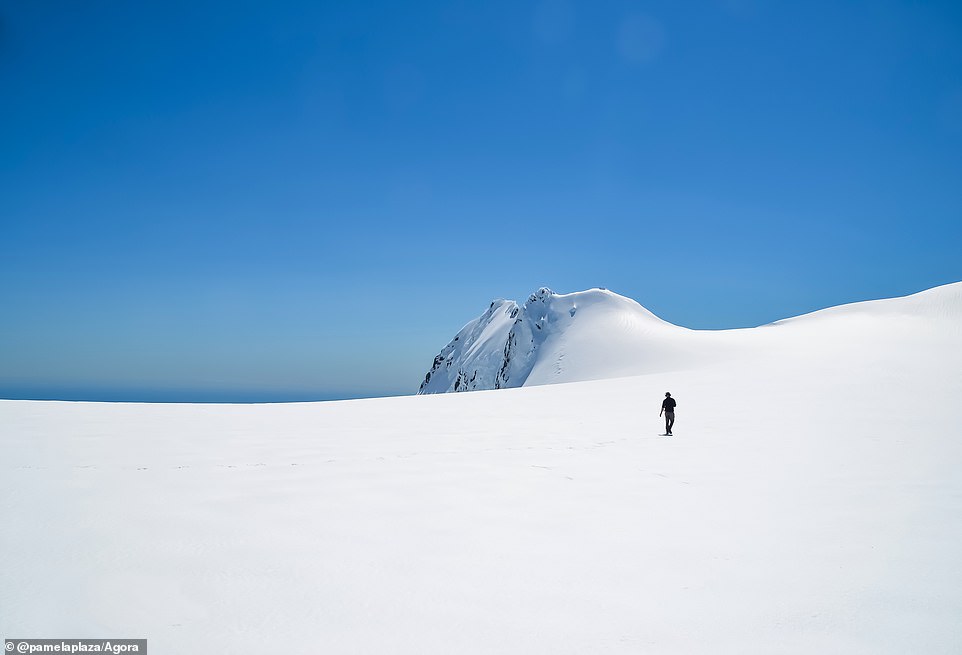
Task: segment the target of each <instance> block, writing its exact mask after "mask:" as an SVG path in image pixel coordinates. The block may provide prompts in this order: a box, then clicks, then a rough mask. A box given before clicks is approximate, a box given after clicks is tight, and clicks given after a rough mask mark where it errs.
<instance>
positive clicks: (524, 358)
mask: <svg viewBox="0 0 962 655" xmlns="http://www.w3.org/2000/svg"><path fill="white" fill-rule="evenodd" d="M679 331H686V330H685V329H684V328H679V327H677V326H674V325H671V324H669V323H666V322H665V321H662V320H661V319H660V318H658V317H657V316H655V315H654V314H652V313H651V312H649V311H648V310H647V309H645V308H644V307H642V306H641V305H639V304H638V303H636V302H635V301H634V300H631V299H630V298H625V297H624V296H619V295H618V294H616V293H613V292H611V291H608V290H606V289H589V290H588V291H580V292H577V293H569V294H557V293H554V292H553V291H551V289H549V288H547V287H542V288H540V289H538V290H537V291H535V292H534V293H532V294H531V295H530V296H528V300H527V302H525V303H524V305H523V306H519V305H518V304H517V303H516V302H514V301H512V300H502V299H499V300H494V301H492V302H491V304H490V305H489V306H488V309H487V310H486V311H485V312H484V313H483V314H482V315H481V316H479V317H478V318H476V319H474V320H473V321H471V322H469V323H468V324H467V325H465V326H464V327H463V328H461V331H460V332H458V333H457V335H455V337H454V339H452V340H451V342H450V343H448V345H446V346H445V347H444V348H443V349H442V350H441V352H440V353H439V354H438V355H437V356H436V357H435V358H434V363H433V364H432V366H431V370H430V371H428V373H427V375H425V376H424V382H422V383H421V388H420V391H419V392H418V393H421V394H426V393H445V392H449V391H473V390H479V389H504V388H509V387H520V386H522V385H525V384H529V385H530V384H547V383H551V382H570V381H574V380H589V379H598V378H605V377H617V376H618V375H630V374H632V373H634V372H637V366H634V365H633V362H634V363H637V359H638V358H637V357H635V356H632V355H633V354H634V355H642V356H644V355H649V356H650V357H649V359H656V358H655V357H654V355H655V353H640V352H637V351H639V349H641V350H647V348H645V347H644V344H645V343H646V342H648V343H650V342H651V340H650V339H648V337H653V336H655V335H667V334H668V333H676V332H679ZM626 356H627V358H626Z"/></svg>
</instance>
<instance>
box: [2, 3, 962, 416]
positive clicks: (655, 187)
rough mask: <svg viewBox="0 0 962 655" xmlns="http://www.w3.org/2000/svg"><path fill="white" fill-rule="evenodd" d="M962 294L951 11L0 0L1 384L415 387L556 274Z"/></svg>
mask: <svg viewBox="0 0 962 655" xmlns="http://www.w3.org/2000/svg"><path fill="white" fill-rule="evenodd" d="M960 279H962V4H959V3H958V2H943V3H938V2H931V3H925V4H924V5H923V4H921V3H900V2H888V1H885V0H881V1H879V0H873V1H871V2H845V3H843V2H799V3H775V2H762V1H757V2H753V1H752V0H727V1H718V2H703V3H697V2H691V3H687V2H684V3H680V2H600V3H599V2H567V1H557V2H553V1H548V2H522V1H518V0H510V1H505V2H500V1H495V2H483V3H482V2H477V3H475V2H459V1H453V2H438V3H417V2H398V3H382V2H343V3H329V2H320V3H319V2H303V3H301V2H269V3H264V2H262V3H254V2H236V1H235V2H222V3H216V2H206V1H204V0H192V1H191V2H172V1H168V2H156V3H145V2H98V1H92V0H89V1H84V2H17V1H9V2H0V397H65V398H66V397H69V398H112V399H130V398H144V399H154V400H157V399H180V400H190V399H194V400H224V399H228V400H230V399H232V400H258V399H260V400H275V399H281V398H287V399H295V398H327V397H339V396H352V395H376V394H382V393H408V392H413V391H414V390H416V388H417V385H418V383H419V382H420V380H421V378H422V376H423V374H424V371H425V370H426V369H427V368H428V366H429V365H430V362H431V359H432V358H433V356H434V355H435V354H436V352H437V351H438V350H439V349H440V348H441V347H442V346H443V345H444V344H445V343H446V342H447V341H448V340H449V339H450V338H451V337H452V336H453V334H454V333H455V332H456V331H457V330H458V329H459V328H460V327H461V325H462V324H463V323H465V322H466V321H467V320H469V319H470V318H472V317H474V316H476V315H477V314H479V313H480V312H481V311H483V310H484V308H485V307H486V305H487V303H488V302H489V301H490V300H491V299H492V298H496V297H507V298H514V299H519V300H520V299H523V298H524V297H525V296H526V295H527V294H528V293H530V292H531V291H532V290H534V289H535V288H537V287H539V286H542V285H547V286H550V287H552V288H553V289H555V290H556V291H559V292H569V291H576V290H581V289H585V288H588V287H593V286H605V287H608V288H610V289H612V290H614V291H617V292H619V293H622V294H624V295H627V296H630V297H632V298H635V299H636V300H638V301H639V302H641V303H642V304H643V305H645V306H646V307H648V308H649V309H651V310H652V311H654V312H655V313H656V314H658V315H660V316H662V317H663V318H665V319H667V320H669V321H672V322H674V323H678V324H681V325H685V326H689V327H698V328H722V327H735V326H751V325H757V324H761V323H765V322H769V321H772V320H776V319H779V318H784V317H787V316H791V315H797V314H800V313H804V312H807V311H811V310H814V309H818V308H821V307H826V306H830V305H835V304H840V303H844V302H850V301H855V300H864V299H869V298H877V297H885V296H894V295H902V294H906V293H911V292H915V291H919V290H921V289H924V288H927V287H931V286H935V285H938V284H943V283H947V282H953V281H958V280H960Z"/></svg>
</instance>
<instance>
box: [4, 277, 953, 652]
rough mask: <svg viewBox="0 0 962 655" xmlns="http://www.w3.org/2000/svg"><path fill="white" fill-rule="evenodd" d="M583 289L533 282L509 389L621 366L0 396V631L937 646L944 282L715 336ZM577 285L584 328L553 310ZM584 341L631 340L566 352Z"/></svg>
mask: <svg viewBox="0 0 962 655" xmlns="http://www.w3.org/2000/svg"><path fill="white" fill-rule="evenodd" d="M586 294H587V295H579V294H571V296H558V298H559V299H566V298H567V299H568V300H558V301H556V300H552V301H551V303H549V304H551V305H552V306H553V305H555V304H556V303H557V305H558V306H557V307H552V309H557V310H558V312H556V313H557V314H558V315H561V316H563V315H564V313H563V312H564V310H565V309H566V308H568V309H570V308H569V307H567V305H565V304H563V303H571V307H575V303H577V306H576V311H575V315H574V316H573V317H572V316H570V313H569V314H568V317H569V318H570V319H572V320H571V323H570V326H569V329H566V330H564V331H560V332H558V333H556V334H555V335H554V336H553V337H551V336H549V337H548V338H546V339H544V341H543V342H542V344H541V347H542V348H543V350H542V353H541V355H539V356H538V357H537V361H535V362H534V364H533V366H532V368H531V370H530V372H529V373H528V375H527V378H526V382H527V383H528V384H529V385H530V384H533V383H534V382H538V383H540V382H554V381H556V380H557V379H558V378H565V376H568V375H578V376H586V377H599V376H601V375H602V374H604V373H608V374H610V375H623V374H626V373H629V372H635V373H637V372H638V371H637V370H636V368H634V367H636V366H638V365H639V364H641V365H643V366H644V367H645V370H642V371H641V372H640V374H635V375H631V376H629V377H620V378H612V379H599V380H593V381H585V382H576V383H568V384H552V385H545V386H525V387H523V388H514V389H502V390H497V391H479V392H477V393H471V394H437V395H424V396H411V397H403V398H384V399H373V400H357V401H341V402H325V403H297V404H281V405H186V404H185V405H149V404H109V403H65V402H30V401H0V637H7V638H10V637H61V636H63V637H103V636H113V637H146V638H147V639H148V640H149V648H150V652H152V653H211V652H238V653H255V652H263V650H264V647H265V645H266V644H269V645H270V647H271V648H272V649H275V650H277V652H290V653H321V652H324V653H385V652H390V653H493V652H495V653H684V654H699V653H713V654H715V653H759V654H770V653H799V654H801V653H804V654H806V655H807V654H810V653H845V654H872V655H877V654H889V653H891V654H895V653H926V654H927V655H931V654H940V653H944V654H949V653H959V652H962V621H960V620H959V617H962V564H960V557H959V554H960V553H962V403H960V401H959V399H960V398H962V284H953V285H947V286H944V287H939V288H936V289H931V290H929V291H926V292H923V293H920V294H916V295H914V296H909V297H906V298H899V299H891V300H883V301H873V302H865V303H858V304H854V305H847V306H842V307H836V308H832V309H828V310H824V311H820V312H816V313H813V314H809V315H806V316H802V317H798V318H795V319H790V320H786V321H780V322H778V323H775V324H772V325H768V326H763V327H760V328H753V329H746V330H728V331H720V332H702V331H692V330H685V329H683V328H679V327H675V326H671V325H668V324H666V323H663V322H661V321H660V320H658V319H657V318H655V317H653V316H651V315H650V314H647V313H645V312H643V311H641V312H639V311H638V310H637V309H632V310H631V311H628V310H624V311H622V310H621V309H618V308H619V307H621V306H630V303H631V301H627V299H621V300H619V299H618V298H617V297H614V295H613V294H612V296H610V297H609V296H607V295H606V294H605V293H604V292H586ZM572 296H573V297H572ZM606 298H612V299H613V301H612V302H609V300H608V299H606ZM595 301H596V302H597V305H598V306H599V307H598V308H600V309H602V310H603V311H601V312H598V317H597V318H596V319H595V318H593V319H592V320H593V321H594V320H597V321H598V323H599V324H601V323H604V325H605V326H606V327H607V328H608V329H606V330H605V331H603V332H601V333H596V334H594V335H593V334H592V333H591V331H590V330H585V331H579V330H580V328H578V329H576V325H577V321H578V317H579V316H583V315H589V310H590V312H593V311H594V310H593V309H592V305H590V304H589V303H590V302H595ZM498 311H500V309H499V310H498ZM554 315H555V314H552V316H554ZM591 315H592V316H594V314H591ZM550 319H551V316H549V320H550ZM586 323H587V322H586ZM512 325H513V324H512ZM476 327H477V326H476ZM615 327H618V328H619V329H620V331H617V330H614V329H613V328H615ZM510 329H511V326H509V327H508V328H507V330H510ZM535 329H536V328H535ZM499 330H505V326H504V325H503V324H499V325H498V326H497V328H492V331H491V333H489V336H490V338H492V339H494V338H497V339H500V333H499V334H493V333H494V332H498V331H499ZM484 333H485V328H482V329H481V330H480V334H482V335H483V334H484ZM639 335H644V339H641V338H638V337H639ZM562 336H563V337H564V340H565V344H563V347H562V346H561V345H553V344H552V341H551V340H552V339H558V340H559V341H560V339H561V337H562ZM593 337H594V340H593ZM599 337H600V338H603V339H604V340H605V343H610V344H613V345H612V346H611V348H612V352H618V353H625V354H624V360H625V361H623V360H622V359H621V358H620V356H619V355H616V354H612V355H611V358H610V359H609V360H605V361H606V362H607V363H606V364H605V366H610V368H608V369H605V368H604V367H602V366H601V365H600V364H598V363H597V361H596V359H595V357H594V356H593V357H592V358H590V359H589V360H582V359H581V358H580V353H581V351H582V350H583V349H585V348H588V347H589V346H590V347H593V348H595V349H596V351H598V352H600V351H601V350H602V349H601V348H600V347H599V346H597V345H595V340H597V338H599ZM475 340H476V341H478V339H477V338H476V339H475ZM481 342H483V338H482V339H481V341H479V343H481ZM629 346H630V348H629ZM549 352H550V353H551V355H550V356H549V355H548V353H549ZM559 353H564V355H565V357H564V358H560V357H559V358H556V357H555V354H559ZM593 355H597V352H595V353H593ZM626 362H627V363H626ZM558 371H560V373H559V372H558ZM665 391H671V392H672V395H673V396H674V397H676V398H677V400H678V408H677V421H676V424H675V429H674V434H675V436H674V437H662V436H659V433H662V432H664V425H663V423H661V420H660V419H659V418H658V409H659V407H660V404H661V400H662V397H663V395H664V392H665Z"/></svg>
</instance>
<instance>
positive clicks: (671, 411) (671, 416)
mask: <svg viewBox="0 0 962 655" xmlns="http://www.w3.org/2000/svg"><path fill="white" fill-rule="evenodd" d="M675 404H676V403H675V399H674V398H672V397H671V394H670V393H668V392H667V391H666V392H665V399H664V400H663V401H661V411H660V412H658V416H661V415H662V414H664V415H665V435H667V436H669V437H670V436H671V426H673V425H674V424H675Z"/></svg>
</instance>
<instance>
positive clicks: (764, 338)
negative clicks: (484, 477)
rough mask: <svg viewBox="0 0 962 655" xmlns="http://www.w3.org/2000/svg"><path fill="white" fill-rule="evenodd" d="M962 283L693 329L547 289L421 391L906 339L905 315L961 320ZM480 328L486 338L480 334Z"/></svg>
mask: <svg viewBox="0 0 962 655" xmlns="http://www.w3.org/2000/svg"><path fill="white" fill-rule="evenodd" d="M960 295H962V284H951V285H946V286H943V287H938V288H936V289H931V290H928V291H925V292H922V293H920V294H915V295H913V296H909V297H906V298H894V299H887V300H877V301H868V302H862V303H854V304H851V305H843V306H840V307H834V308H831V309H827V310H822V311H819V312H815V313H813V314H809V315H806V316H801V317H797V318H793V319H786V320H783V321H778V322H776V323H773V324H771V325H766V326H762V327H759V328H749V329H738V330H689V329H686V328H682V327H678V326H676V325H672V324H670V323H667V322H665V321H663V320H661V319H660V318H658V317H657V316H655V315H654V314H652V313H651V312H650V311H648V310H647V309H645V308H644V307H642V306H641V305H639V304H638V303H637V302H635V301H633V300H631V299H629V298H625V297H623V296H619V295H618V294H616V293H612V292H611V291H607V290H604V289H591V290H589V291H582V292H579V293H570V294H564V295H559V294H555V293H552V292H551V290H550V289H547V288H542V289H540V290H539V291H537V292H536V293H533V294H531V296H530V297H529V298H528V300H527V302H526V303H525V304H524V306H523V307H520V308H519V307H518V306H517V305H516V304H515V303H513V302H510V301H504V300H499V301H495V302H494V303H492V305H491V307H490V308H489V309H488V311H486V312H485V313H484V314H483V315H482V316H480V317H479V318H477V319H475V320H474V321H472V322H470V323H468V325H467V326H465V327H464V328H463V329H462V330H461V332H459V333H458V335H457V336H456V337H455V338H454V340H453V341H451V343H449V344H448V345H447V346H446V347H445V348H444V349H443V350H442V351H441V353H440V354H439V355H438V356H437V357H435V359H434V362H433V365H432V367H431V370H430V371H429V372H428V374H427V376H426V377H425V380H424V382H423V383H422V384H421V388H420V391H419V393H422V394H426V393H444V392H450V391H472V390H477V389H501V388H510V387H520V386H531V385H538V384H552V383H558V382H577V381H584V380H596V379H602V378H611V377H621V376H627V375H641V374H650V373H659V372H666V371H678V370H685V369H688V368H690V367H693V366H697V367H704V366H706V365H707V364H710V363H713V362H714V363H717V362H721V361H733V360H739V359H743V358H744V357H745V355H746V353H748V352H751V351H758V350H759V349H762V350H764V351H765V352H767V353H773V352H776V351H779V352H783V353H790V352H792V351H793V350H796V348H797V346H798V344H799V342H801V341H804V340H806V339H808V338H810V337H811V335H809V334H808V332H809V331H810V330H815V332H824V331H828V332H831V333H832V334H833V338H832V339H831V340H830V341H831V342H832V343H830V344H828V345H827V346H826V347H829V348H836V347H837V346H838V345H839V340H842V342H844V348H842V351H845V350H847V349H849V348H854V349H861V348H863V347H866V346H870V347H875V346H876V345H881V344H882V343H885V342H887V341H888V340H890V339H896V340H898V339H899V338H900V335H901V334H902V328H903V327H904V326H903V324H904V323H905V322H906V321H908V322H910V323H911V322H917V321H919V320H926V319H939V318H941V319H945V320H949V321H952V320H956V321H957V320H958V319H959V318H960V316H959V312H960V310H959V307H960V306H962V303H960V300H959V298H960ZM479 336H480V337H481V338H479Z"/></svg>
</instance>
